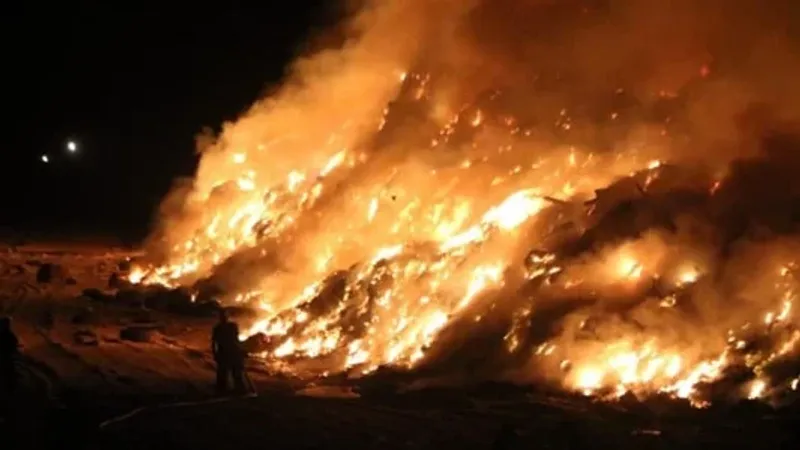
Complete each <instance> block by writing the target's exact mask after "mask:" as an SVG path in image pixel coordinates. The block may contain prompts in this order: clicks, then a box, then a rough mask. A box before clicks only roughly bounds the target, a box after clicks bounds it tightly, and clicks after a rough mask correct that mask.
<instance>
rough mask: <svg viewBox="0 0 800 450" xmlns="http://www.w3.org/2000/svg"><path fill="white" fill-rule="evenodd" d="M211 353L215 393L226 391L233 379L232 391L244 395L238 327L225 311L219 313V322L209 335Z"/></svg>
mask: <svg viewBox="0 0 800 450" xmlns="http://www.w3.org/2000/svg"><path fill="white" fill-rule="evenodd" d="M211 352H212V353H213V354H214V361H216V363H217V392H218V393H223V392H225V391H227V390H228V379H229V378H233V385H234V389H235V390H236V391H237V392H240V393H244V392H245V383H244V352H243V351H242V348H241V343H240V342H239V326H238V325H237V324H236V323H235V322H232V321H231V320H229V318H228V312H227V311H226V310H225V309H221V310H220V311H219V322H218V323H217V324H216V325H215V326H214V330H213V332H212V334H211Z"/></svg>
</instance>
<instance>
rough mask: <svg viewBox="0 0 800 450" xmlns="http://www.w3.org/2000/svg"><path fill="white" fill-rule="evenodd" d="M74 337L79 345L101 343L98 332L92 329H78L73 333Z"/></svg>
mask: <svg viewBox="0 0 800 450" xmlns="http://www.w3.org/2000/svg"><path fill="white" fill-rule="evenodd" d="M73 339H74V341H75V343H76V344H78V345H90V346H96V345H98V344H99V339H98V338H97V334H95V333H94V332H93V331H90V330H78V331H76V332H75V334H74V335H73Z"/></svg>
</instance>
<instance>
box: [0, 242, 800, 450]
mask: <svg viewBox="0 0 800 450" xmlns="http://www.w3.org/2000/svg"><path fill="white" fill-rule="evenodd" d="M131 256H135V254H134V253H133V252H131V251H129V250H124V249H121V248H116V249H114V248H112V247H109V246H90V245H86V244H81V245H71V246H67V245H63V244H59V245H37V246H32V245H27V246H19V247H15V248H10V247H8V248H0V308H2V314H4V315H9V316H11V317H12V318H13V323H14V329H15V331H16V332H17V334H18V335H19V337H20V339H21V341H22V343H23V346H24V347H23V354H24V357H23V358H22V360H21V361H20V362H19V371H20V373H21V376H22V379H23V387H22V389H21V390H20V391H19V392H18V393H16V395H15V396H14V397H12V398H3V399H2V401H3V405H2V419H0V432H1V433H2V437H1V438H0V439H2V442H3V444H2V448H3V449H6V448H9V449H11V448H20V449H37V448H56V447H58V448H65V447H70V448H76V449H77V448H87V449H112V448H113V449H139V448H150V447H154V448H172V449H183V448H187V449H190V448H191V449H204V448H220V447H227V448H276V449H277V448H281V449H284V448H285V449H295V448H297V449H303V448H305V449H312V448H315V449H322V448H348V449H359V448H381V449H384V448H385V449H391V448H410V449H411V448H413V449H438V448H446V447H447V446H457V447H459V448H475V449H490V448H542V449H548V448H551V449H567V448H570V449H577V448H592V449H595V448H617V449H618V448H676V447H682V448H706V449H707V448H762V449H764V448H792V447H793V446H794V445H795V443H794V442H793V440H794V439H795V438H794V435H795V434H796V431H795V430H796V429H797V426H798V425H800V423H799V422H798V419H800V409H798V408H796V407H788V408H784V409H782V410H780V411H776V410H773V409H771V408H769V407H767V406H764V405H760V404H741V405H737V406H735V407H731V406H726V407H713V408H710V409H706V410H694V409H692V408H689V407H688V406H686V405H682V404H674V403H671V402H666V403H665V402H663V401H662V402H658V401H651V402H646V403H640V402H637V401H634V400H629V401H624V402H620V403H617V404H604V403H596V402H592V401H590V400H589V399H583V398H575V397H569V396H564V395H554V394H545V393H541V392H540V393H535V392H533V391H531V390H529V389H521V388H511V387H508V386H481V387H476V388H474V389H470V390H464V389H459V390H456V389H452V390H441V389H440V390H428V391H421V392H414V393H407V394H403V395H388V394H382V395H377V394H374V395H368V396H363V395H362V396H358V395H356V394H354V393H353V392H351V391H350V390H348V389H344V388H337V387H325V388H322V387H313V386H309V385H308V384H307V383H302V382H300V381H296V380H288V379H285V378H281V377H278V376H275V375H272V374H270V373H269V371H268V370H266V369H265V368H264V367H263V366H262V365H260V364H259V363H258V361H250V362H249V374H250V377H251V378H252V380H253V382H254V384H255V385H256V387H257V391H258V396H257V397H231V398H220V397H215V396H214V395H213V394H212V392H211V389H210V388H211V382H212V379H213V364H212V362H211V358H210V354H209V352H208V337H209V336H208V335H209V330H210V327H211V326H212V323H213V320H214V318H213V316H212V315H210V314H208V313H207V311H202V310H197V311H186V310H183V309H180V308H177V309H176V308H174V305H166V307H165V305H164V304H158V305H155V304H148V303H147V302H146V301H144V300H143V299H142V298H141V297H137V296H136V295H135V294H132V293H131V292H127V291H125V289H121V290H120V289H115V288H111V287H110V286H109V280H110V279H111V278H112V274H113V273H115V272H117V271H119V270H120V263H121V262H123V261H125V259H126V258H129V257H131ZM122 268H123V269H124V263H123V267H122ZM112 284H114V283H113V282H112ZM506 444H507V445H506ZM502 445H506V446H505V447H503V446H502Z"/></svg>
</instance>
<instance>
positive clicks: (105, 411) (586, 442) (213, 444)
mask: <svg viewBox="0 0 800 450" xmlns="http://www.w3.org/2000/svg"><path fill="white" fill-rule="evenodd" d="M60 402H61V403H63V405H61V406H58V405H57V404H56V402H54V401H52V400H46V399H35V398H30V399H21V398H20V399H17V402H15V403H16V404H17V405H18V409H16V410H15V412H16V414H13V413H12V415H9V416H7V417H6V419H5V421H4V422H3V423H2V424H0V430H2V433H3V441H2V442H3V445H2V448H4V449H5V448H9V449H11V448H14V449H16V448H19V449H38V448H66V447H69V448H72V449H146V448H165V449H194V450H198V449H218V448H270V449H329V448H347V449H361V448H363V449H369V448H376V449H378V448H380V449H395V448H397V449H400V448H408V449H439V448H451V447H452V448H462V449H491V448H519V449H522V448H525V449H598V448H608V449H622V448H632V449H633V448H635V449H667V448H669V449H672V448H684V449H694V448H698V449H699V448H703V449H709V448H720V449H722V448H725V449H739V448H741V449H751V448H758V449H767V448H775V449H777V448H797V443H798V442H800V441H797V437H796V435H797V434H798V433H797V430H798V425H800V422H798V419H800V411H799V410H798V409H797V408H789V409H783V410H781V411H776V410H771V409H769V408H766V407H764V406H761V405H756V404H742V405H738V406H735V407H725V408H721V407H718V408H711V409H708V410H701V411H698V410H691V409H684V408H683V407H682V406H680V405H655V404H637V403H631V404H627V405H626V404H615V405H609V404H597V403H591V402H588V401H585V400H583V399H574V398H573V399H567V398H555V397H548V396H544V395H532V394H525V393H523V392H514V393H511V392H509V393H505V394H499V395H498V394H497V393H492V394H481V393H479V392H475V391H473V392H469V393H468V392H463V391H455V390H454V391H430V392H419V393H414V394H407V395H400V396H390V397H383V398H380V399H378V398H375V399H343V398H317V397H306V396H298V395H294V394H291V393H279V392H274V393H266V394H262V395H261V396H260V397H258V398H213V397H209V396H202V397H201V396H195V397H192V396H185V397H183V398H179V397H176V396H163V397H160V398H158V397H149V398H148V397H145V396H141V395H137V396H122V395H112V394H100V395H97V394H95V395H93V394H91V393H81V394H79V393H77V392H71V393H64V394H63V396H62V398H61V399H60ZM143 405H150V406H149V407H146V408H144V409H137V408H139V407H141V406H143ZM504 428H506V429H507V430H506V431H509V430H510V429H512V428H513V429H514V430H515V431H513V432H508V433H506V432H505V431H503V429H504ZM503 434H508V436H507V437H508V438H509V439H508V441H510V442H509V446H508V447H496V446H495V444H496V441H497V440H498V438H499V437H500V436H501V435H503Z"/></svg>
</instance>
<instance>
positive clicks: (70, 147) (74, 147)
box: [67, 141, 78, 153]
mask: <svg viewBox="0 0 800 450" xmlns="http://www.w3.org/2000/svg"><path fill="white" fill-rule="evenodd" d="M67 151H68V152H70V153H75V152H77V151H78V144H77V143H76V142H75V141H68V142H67Z"/></svg>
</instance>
